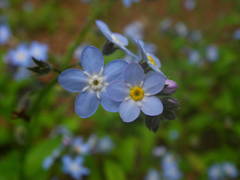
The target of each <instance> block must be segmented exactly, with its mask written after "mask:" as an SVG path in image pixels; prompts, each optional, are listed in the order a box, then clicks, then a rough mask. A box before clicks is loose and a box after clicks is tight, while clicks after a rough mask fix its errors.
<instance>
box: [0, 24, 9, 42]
mask: <svg viewBox="0 0 240 180" xmlns="http://www.w3.org/2000/svg"><path fill="white" fill-rule="evenodd" d="M10 37H11V31H10V28H9V27H8V26H7V25H6V24H2V25H0V45H2V44H5V43H7V42H8V40H9V39H10Z"/></svg>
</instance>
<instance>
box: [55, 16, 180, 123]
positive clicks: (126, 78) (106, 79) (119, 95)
mask: <svg viewBox="0 0 240 180" xmlns="http://www.w3.org/2000/svg"><path fill="white" fill-rule="evenodd" d="M96 24H97V27H98V28H99V30H100V31H101V32H102V34H103V35H104V36H105V38H106V39H107V42H106V44H105V46H104V49H103V53H102V52H101V51H100V50H99V49H98V48H96V47H94V46H85V48H84V49H83V50H82V51H81V55H80V58H79V59H80V65H81V67H82V69H76V68H71V69H67V70H65V71H63V72H62V73H61V74H60V75H59V78H58V81H59V83H60V85H61V86H62V87H63V88H64V89H66V90H67V91H70V92H76V93H79V95H78V96H77V98H76V101H75V112H76V113H77V114H78V115H79V116H80V117H82V118H88V117H90V116H92V115H93V114H94V113H95V112H96V111H97V109H98V106H99V105H100V104H101V105H102V106H103V108H104V109H105V110H106V111H109V112H119V114H120V117H121V118H122V120H123V121H124V122H132V121H134V120H136V119H137V118H138V117H139V116H140V114H141V113H142V114H143V115H145V116H149V117H157V116H159V115H161V114H162V113H163V112H164V105H163V102H162V100H161V98H162V97H163V96H164V95H169V94H172V93H173V92H175V90H176V88H177V84H176V83H175V82H174V81H172V80H168V79H167V77H166V75H164V73H163V72H162V71H161V70H160V67H161V63H160V60H159V59H158V58H157V57H156V56H155V55H154V54H153V53H152V52H149V51H148V49H147V48H146V46H145V44H144V42H143V41H142V40H140V39H134V40H133V42H134V44H135V45H136V46H137V48H138V53H133V52H132V51H130V50H129V49H128V48H127V46H128V43H129V42H128V39H127V38H126V37H124V36H123V35H121V34H119V33H113V32H112V31H111V30H110V29H109V28H108V26H107V25H106V24H105V23H104V22H103V21H100V20H98V21H96ZM117 49H120V50H122V51H123V52H124V53H125V54H126V55H128V56H130V57H131V58H130V60H129V59H128V60H126V59H116V60H113V61H111V62H110V63H108V64H104V56H103V54H104V55H109V54H111V53H113V52H114V51H116V50H117Z"/></svg>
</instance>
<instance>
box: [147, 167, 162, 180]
mask: <svg viewBox="0 0 240 180" xmlns="http://www.w3.org/2000/svg"><path fill="white" fill-rule="evenodd" d="M161 179H162V178H161V176H160V173H159V172H158V171H157V170H156V169H150V170H149V171H148V173H147V175H146V177H145V178H144V180H161Z"/></svg>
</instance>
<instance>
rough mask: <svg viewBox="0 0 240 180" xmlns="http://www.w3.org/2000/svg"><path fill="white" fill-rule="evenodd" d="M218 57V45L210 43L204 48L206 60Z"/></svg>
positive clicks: (213, 59)
mask: <svg viewBox="0 0 240 180" xmlns="http://www.w3.org/2000/svg"><path fill="white" fill-rule="evenodd" d="M218 57H219V53H218V47H217V46H215V45H210V46H208V47H207V48H206V58H207V60H209V61H211V62H213V61H216V60H217V59H218Z"/></svg>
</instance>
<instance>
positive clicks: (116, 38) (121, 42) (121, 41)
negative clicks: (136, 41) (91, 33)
mask: <svg viewBox="0 0 240 180" xmlns="http://www.w3.org/2000/svg"><path fill="white" fill-rule="evenodd" d="M96 25H97V27H98V29H99V30H100V31H101V32H102V34H103V35H104V36H105V38H106V39H107V40H108V41H109V42H111V43H112V44H114V45H115V46H116V47H118V48H120V49H122V50H123V51H124V52H126V53H127V54H128V55H130V56H133V57H134V56H135V55H134V54H133V53H132V52H131V51H129V50H128V49H127V48H126V47H127V45H128V39H127V38H126V37H124V36H123V35H121V34H119V33H113V32H112V31H111V30H110V29H109V28H108V26H107V24H106V23H104V22H103V21H101V20H97V21H96Z"/></svg>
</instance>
